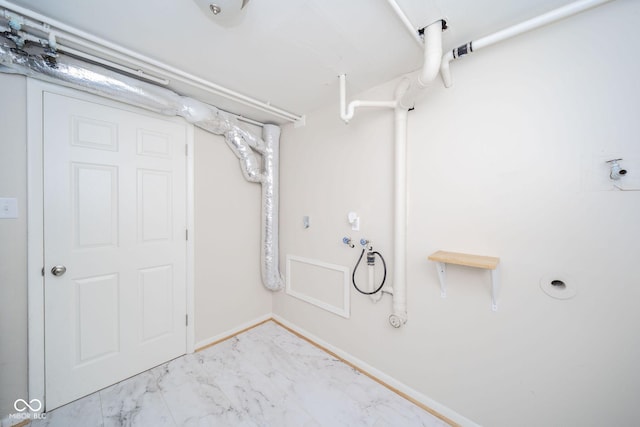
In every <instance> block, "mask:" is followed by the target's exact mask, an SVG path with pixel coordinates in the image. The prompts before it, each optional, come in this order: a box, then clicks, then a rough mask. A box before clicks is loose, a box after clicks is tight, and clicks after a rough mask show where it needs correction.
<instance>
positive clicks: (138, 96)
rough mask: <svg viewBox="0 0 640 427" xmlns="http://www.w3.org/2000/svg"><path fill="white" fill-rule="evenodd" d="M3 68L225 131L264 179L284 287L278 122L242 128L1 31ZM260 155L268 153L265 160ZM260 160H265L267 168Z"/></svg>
mask: <svg viewBox="0 0 640 427" xmlns="http://www.w3.org/2000/svg"><path fill="white" fill-rule="evenodd" d="M0 72H4V73H13V74H22V75H25V76H27V77H33V78H35V79H38V80H44V81H47V82H51V83H55V84H59V85H63V86H67V87H71V88H74V89H79V90H82V91H85V92H90V93H93V94H96V95H100V96H103V97H107V98H111V99H114V100H117V101H120V102H125V103H127V104H131V105H135V106H137V107H141V108H145V109H148V110H152V111H155V112H158V113H161V114H165V115H167V116H181V117H183V118H185V119H186V120H187V121H188V122H190V123H193V124H194V125H195V126H198V127H199V128H202V129H204V130H206V131H208V132H211V133H214V134H216V135H223V136H224V138H225V141H226V143H227V145H228V146H229V148H231V150H232V151H233V153H234V154H235V155H236V157H238V159H239V160H240V167H241V169H242V173H243V175H244V177H245V178H246V179H247V181H250V182H258V183H261V184H262V217H263V219H262V260H261V261H262V279H263V284H264V286H265V287H266V288H268V289H270V290H272V291H277V290H280V289H282V288H283V281H282V278H281V276H280V273H279V259H278V227H277V223H278V178H277V177H278V170H277V168H278V160H277V155H278V138H279V134H280V129H279V127H277V126H275V125H266V126H265V129H268V130H265V138H266V139H267V142H265V141H263V140H262V139H261V138H260V137H258V136H256V135H254V134H252V133H251V132H249V131H248V130H246V129H244V128H242V127H241V126H240V124H239V123H238V121H237V119H236V118H235V117H234V116H233V115H231V114H228V113H226V112H224V111H221V110H219V109H217V108H216V107H214V106H211V105H208V104H205V103H203V102H200V101H198V100H196V99H193V98H189V97H185V96H180V95H178V94H177V93H175V92H173V91H171V90H169V89H165V88H162V87H159V86H155V85H153V84H150V83H146V82H143V81H140V80H137V79H134V78H132V77H128V76H126V75H123V74H120V73H117V72H115V71H111V70H109V69H107V68H104V67H100V66H97V65H93V64H89V63H85V62H83V61H79V60H77V59H75V58H72V57H69V56H65V55H59V54H58V55H52V54H51V53H50V52H48V51H46V50H45V49H44V48H42V47H40V46H37V45H33V46H29V45H28V44H27V47H25V48H24V50H23V49H20V48H17V46H16V45H15V43H14V42H13V41H11V40H9V39H7V38H6V37H3V36H2V35H0ZM257 154H258V155H262V156H263V157H264V159H263V162H260V160H259V159H258V156H257ZM261 163H264V171H263V170H262V166H261Z"/></svg>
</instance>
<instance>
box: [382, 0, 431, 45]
mask: <svg viewBox="0 0 640 427" xmlns="http://www.w3.org/2000/svg"><path fill="white" fill-rule="evenodd" d="M387 3H389V6H391V8H392V9H393V11H394V12H395V13H396V15H397V16H398V18H400V21H402V24H403V25H404V26H405V28H406V29H407V30H408V31H409V34H411V37H412V38H413V40H415V42H416V43H418V45H419V46H420V47H422V45H423V41H422V37H420V34H418V30H417V29H416V28H415V27H414V26H413V24H412V23H411V21H410V20H409V18H407V15H405V13H404V12H403V11H402V9H400V6H399V5H398V3H397V2H396V1H395V0H387Z"/></svg>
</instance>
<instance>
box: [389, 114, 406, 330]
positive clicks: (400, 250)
mask: <svg viewBox="0 0 640 427" xmlns="http://www.w3.org/2000/svg"><path fill="white" fill-rule="evenodd" d="M407 119H408V111H407V110H405V109H404V108H396V109H395V160H394V163H395V186H394V192H395V194H394V212H395V214H394V216H395V218H394V227H393V233H394V239H395V241H394V254H393V259H394V262H393V265H394V270H393V314H392V315H391V316H389V322H390V323H391V325H392V326H393V327H395V328H399V327H400V326H402V325H403V324H405V323H406V322H407V277H406V270H407V268H406V267H407Z"/></svg>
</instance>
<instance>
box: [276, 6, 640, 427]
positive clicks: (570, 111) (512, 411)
mask: <svg viewBox="0 0 640 427" xmlns="http://www.w3.org/2000/svg"><path fill="white" fill-rule="evenodd" d="M639 18H640V3H638V2H633V1H625V0H618V1H616V2H613V3H611V4H608V5H605V6H602V7H600V8H598V9H596V10H592V11H589V12H586V13H584V14H582V15H580V16H576V17H573V18H571V19H568V20H565V21H563V22H562V23H559V24H556V25H553V26H549V27H546V28H544V29H541V30H538V31H536V32H533V33H529V34H527V35H524V36H521V37H519V38H517V39H514V40H511V41H508V42H505V43H503V44H502V45H499V46H494V47H491V48H487V49H486V50H484V51H482V52H479V53H477V54H475V55H471V56H469V57H467V58H465V59H462V60H460V61H458V62H455V63H452V65H451V68H452V73H453V77H454V87H452V88H451V89H444V88H443V87H442V85H441V83H440V81H438V82H437V85H436V87H434V88H433V89H432V90H430V91H429V92H428V95H427V97H425V99H423V100H422V101H420V102H419V103H418V104H417V105H416V109H415V111H412V112H411V113H410V114H409V141H408V145H409V148H408V150H409V164H408V168H409V171H408V183H409V194H408V198H409V218H408V219H409V224H408V262H407V264H408V294H409V321H408V323H407V324H406V325H405V326H404V327H403V328H402V329H399V330H395V329H392V328H391V327H390V326H389V325H388V322H387V317H388V315H389V314H390V313H391V301H390V298H389V297H388V296H385V297H384V299H383V300H382V301H381V302H380V303H378V304H377V305H374V304H373V303H371V302H370V301H369V299H368V298H366V297H364V296H361V295H358V294H356V293H355V291H352V317H351V319H349V320H347V319H343V318H341V317H339V316H336V315H334V314H331V313H328V312H325V311H322V310H321V309H319V308H316V307H314V306H312V305H310V304H307V303H305V302H302V301H299V300H297V299H295V298H292V297H290V296H287V295H284V294H277V295H276V296H275V297H274V313H276V314H278V315H280V316H282V317H283V318H285V319H286V320H288V321H290V322H292V323H293V324H295V325H298V326H300V327H302V328H304V329H306V330H308V331H310V332H311V333H313V334H315V335H316V336H318V337H320V338H321V339H323V340H325V341H327V342H329V343H331V344H332V345H334V346H336V347H338V348H341V349H343V350H345V351H347V352H349V353H350V354H352V355H354V356H355V357H357V358H359V359H361V360H364V361H365V362H367V363H369V364H370V365H372V366H374V367H375V368H378V369H380V370H381V371H383V372H385V373H387V374H390V375H391V376H393V377H395V378H397V379H398V380H400V381H402V382H404V383H405V384H407V385H409V386H410V387H413V388H414V389H416V390H418V391H420V392H422V393H424V394H426V395H427V396H429V397H431V398H433V399H435V400H436V401H438V402H440V403H442V404H444V405H445V406H448V407H449V408H451V409H453V410H455V411H457V412H458V413H460V414H462V415H464V416H466V417H468V418H470V419H472V420H474V421H476V422H478V423H480V424H482V425H487V426H489V425H490V426H511V425H520V426H540V425H548V426H552V425H557V426H560V425H562V426H598V425H632V424H634V423H635V420H636V418H637V415H636V405H637V402H636V401H637V397H638V396H640V370H639V369H638V367H637V363H638V362H637V361H638V360H640V336H639V335H638V333H637V325H638V324H640V310H638V309H637V302H638V301H639V299H640V286H638V285H640V266H639V264H638V256H639V255H640V240H639V239H638V236H640V221H639V220H638V218H639V216H638V215H639V212H640V193H639V192H620V191H601V190H603V189H605V188H611V186H610V184H609V180H608V177H607V169H606V166H604V163H603V162H604V160H606V159H607V158H614V157H623V158H625V159H627V163H626V167H627V168H628V169H629V170H630V173H629V176H628V178H629V180H632V179H634V180H635V182H636V183H638V182H639V177H640V145H639V144H638V135H639V134H640V120H638V112H639V111H640V85H638V84H637V78H638V76H639V75H640V62H639V61H638V59H637V57H636V56H635V55H634V54H633V53H631V52H629V43H630V42H632V41H633V40H638V38H640V27H639V26H638V22H640V19H639ZM453 24H454V23H452V25H453ZM395 85H396V82H395V81H394V82H389V83H388V84H385V85H383V86H380V87H377V88H374V89H372V90H370V91H368V92H366V93H364V94H360V95H357V96H358V97H359V98H362V99H376V100H377V99H390V98H391V96H392V94H393V90H394V88H395ZM333 89H335V91H336V101H337V82H336V84H335V85H334V88H333ZM392 143H393V115H392V114H391V113H390V112H388V111H372V110H369V111H365V110H362V111H359V112H358V113H357V115H356V118H355V119H354V120H353V121H352V122H351V123H350V124H349V125H348V126H346V125H344V124H343V123H342V122H340V121H339V117H338V107H337V102H336V105H333V106H331V107H330V108H326V109H322V110H319V111H316V112H313V113H311V114H309V115H308V116H307V126H306V127H303V128H297V129H296V128H293V127H287V128H286V129H285V131H284V133H283V143H282V157H281V167H282V170H281V177H282V179H281V252H282V254H283V257H284V256H285V255H286V254H294V255H299V256H305V257H309V258H314V259H318V260H322V261H325V262H331V263H336V264H341V265H345V266H349V267H352V266H353V264H354V263H355V261H356V259H357V256H358V254H359V251H356V250H355V249H348V248H346V247H345V246H344V245H343V244H342V243H340V240H341V238H342V236H344V235H350V236H351V237H353V238H354V239H359V238H360V237H366V238H370V239H372V240H373V242H374V246H375V248H376V249H377V250H379V251H381V252H382V253H383V255H385V257H386V258H387V260H389V261H390V260H392V258H393V240H392V238H393V236H392V233H391V231H392V222H391V221H392V217H393V216H392V203H393V198H392V197H393V194H392V173H393V170H392V165H393V151H392ZM633 175H635V177H634V176H633ZM625 179H626V178H625ZM638 187H640V186H638V185H636V188H638ZM350 210H355V211H357V212H358V213H359V214H360V215H361V218H362V231H361V232H352V231H351V230H350V228H349V226H348V224H347V222H346V215H347V212H349V211H350ZM303 215H310V216H311V218H312V226H311V228H309V229H307V230H305V229H303V228H302V216H303ZM438 249H445V250H453V251H460V252H469V253H477V254H486V255H494V256H499V257H500V258H501V265H502V283H503V286H502V293H501V294H500V300H499V309H498V311H497V312H492V311H491V308H490V306H491V304H490V293H489V289H490V285H489V283H490V282H489V276H488V273H486V272H483V271H481V270H475V269H469V268H462V267H459V268H455V267H450V268H449V277H448V279H449V287H448V296H447V298H446V299H441V298H440V292H439V284H438V278H437V275H436V271H435V267H434V265H433V263H431V262H428V261H427V260H426V257H427V256H428V255H429V254H430V253H431V252H433V251H435V250H438ZM390 267H391V269H393V266H390ZM389 274H392V271H390V273H389ZM545 276H549V277H564V278H568V280H570V281H571V283H572V284H575V286H577V289H578V294H577V296H576V297H575V298H573V299H571V300H565V301H561V300H555V299H552V298H550V297H548V296H547V295H546V294H544V293H543V292H542V291H541V290H540V287H539V281H540V279H541V278H542V277H545Z"/></svg>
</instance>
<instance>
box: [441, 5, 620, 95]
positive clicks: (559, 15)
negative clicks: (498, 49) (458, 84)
mask: <svg viewBox="0 0 640 427" xmlns="http://www.w3.org/2000/svg"><path fill="white" fill-rule="evenodd" d="M610 1H612V0H580V1H576V2H574V3H570V4H568V5H566V6H563V7H560V8H558V9H554V10H552V11H550V12H547V13H544V14H542V15H540V16H537V17H535V18H531V19H529V20H527V21H524V22H521V23H519V24H516V25H513V26H511V27H508V28H505V29H503V30H500V31H498V32H495V33H493V34H490V35H488V36H485V37H482V38H479V39H478V40H474V41H471V42H469V43H466V44H463V45H462V46H459V47H457V48H455V49H453V50H451V51H449V52H447V53H445V54H444V56H443V57H442V64H441V65H440V74H441V75H442V81H443V83H444V85H445V87H451V85H452V84H453V81H452V79H451V70H450V68H449V63H450V62H451V61H453V60H455V59H458V58H461V57H463V56H465V55H468V54H470V53H473V52H477V51H478V50H480V49H482V48H484V47H487V46H491V45H493V44H495V43H498V42H501V41H503V40H506V39H509V38H511V37H515V36H517V35H520V34H522V33H525V32H527V31H531V30H535V29H537V28H540V27H542V26H544V25H547V24H551V23H553V22H556V21H559V20H561V19H564V18H567V17H569V16H572V15H576V14H578V13H580V12H584V11H585V10H588V9H591V8H593V7H596V6H600V5H602V4H605V3H609V2H610Z"/></svg>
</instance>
